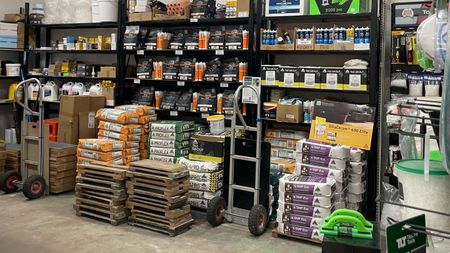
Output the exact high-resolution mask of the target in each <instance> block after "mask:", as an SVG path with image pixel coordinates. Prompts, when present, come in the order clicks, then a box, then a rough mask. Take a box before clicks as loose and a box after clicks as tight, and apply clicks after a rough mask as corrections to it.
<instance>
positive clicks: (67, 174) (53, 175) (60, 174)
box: [50, 168, 77, 179]
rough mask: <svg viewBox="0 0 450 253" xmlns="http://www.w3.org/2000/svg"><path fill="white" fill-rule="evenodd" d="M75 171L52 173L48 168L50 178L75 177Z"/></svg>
mask: <svg viewBox="0 0 450 253" xmlns="http://www.w3.org/2000/svg"><path fill="white" fill-rule="evenodd" d="M76 175H77V171H76V169H72V170H66V171H52V169H51V168H50V178H55V179H56V178H64V177H74V178H75V177H76Z"/></svg>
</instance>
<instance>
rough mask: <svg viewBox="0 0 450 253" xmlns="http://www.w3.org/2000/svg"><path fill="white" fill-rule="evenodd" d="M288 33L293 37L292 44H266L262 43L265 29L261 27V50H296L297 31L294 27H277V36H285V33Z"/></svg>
mask: <svg viewBox="0 0 450 253" xmlns="http://www.w3.org/2000/svg"><path fill="white" fill-rule="evenodd" d="M286 32H287V33H288V34H289V36H290V37H291V40H292V44H276V45H266V44H262V41H263V29H261V50H283V51H292V50H295V42H294V38H295V31H294V29H293V28H292V27H282V26H279V27H277V38H279V37H283V35H284V34H285V33H286Z"/></svg>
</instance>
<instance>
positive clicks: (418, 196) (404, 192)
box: [394, 159, 450, 231]
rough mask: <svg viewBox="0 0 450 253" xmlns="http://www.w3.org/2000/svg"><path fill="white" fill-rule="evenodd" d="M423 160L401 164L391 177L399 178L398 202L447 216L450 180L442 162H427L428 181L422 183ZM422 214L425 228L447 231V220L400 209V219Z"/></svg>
mask: <svg viewBox="0 0 450 253" xmlns="http://www.w3.org/2000/svg"><path fill="white" fill-rule="evenodd" d="M423 167H424V161H423V160H408V159H405V160H400V161H398V162H397V164H396V166H395V169H394V174H395V175H396V176H397V177H398V182H399V189H400V196H401V197H402V196H403V199H402V198H401V202H402V203H403V204H405V205H409V206H415V207H420V208H424V209H428V210H433V211H438V212H443V213H448V211H449V210H450V202H449V201H448V200H449V196H450V176H449V175H448V173H447V171H446V170H445V168H444V167H443V166H442V162H438V161H430V177H429V181H428V182H427V181H425V180H424V174H423V171H424V169H423ZM423 213H425V217H426V224H427V227H431V228H435V229H441V230H445V231H449V230H450V217H447V216H443V215H437V214H433V213H428V212H423V211H418V210H414V209H411V208H402V209H401V215H402V219H403V220H405V219H408V218H411V217H414V216H417V215H420V214H423Z"/></svg>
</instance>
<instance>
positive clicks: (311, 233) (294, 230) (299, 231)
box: [278, 223, 323, 241]
mask: <svg viewBox="0 0 450 253" xmlns="http://www.w3.org/2000/svg"><path fill="white" fill-rule="evenodd" d="M278 232H279V233H282V234H285V235H292V236H296V237H302V238H307V239H313V240H319V241H322V240H323V235H322V234H321V233H320V230H319V229H314V228H307V227H301V226H297V225H292V224H284V223H278Z"/></svg>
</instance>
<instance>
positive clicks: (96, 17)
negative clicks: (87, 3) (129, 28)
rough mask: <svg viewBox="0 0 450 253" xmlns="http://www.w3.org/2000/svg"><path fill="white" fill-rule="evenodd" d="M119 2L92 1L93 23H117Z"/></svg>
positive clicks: (116, 0)
mask: <svg viewBox="0 0 450 253" xmlns="http://www.w3.org/2000/svg"><path fill="white" fill-rule="evenodd" d="M118 8H119V3H118V0H92V22H93V23H99V22H116V21H117V15H118Z"/></svg>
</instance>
